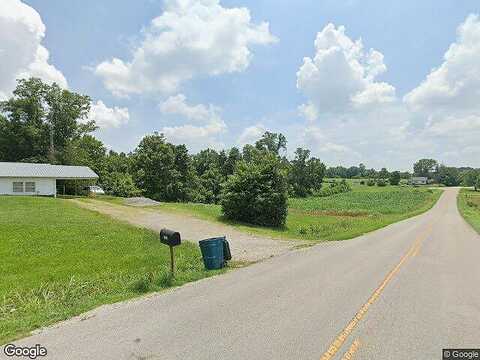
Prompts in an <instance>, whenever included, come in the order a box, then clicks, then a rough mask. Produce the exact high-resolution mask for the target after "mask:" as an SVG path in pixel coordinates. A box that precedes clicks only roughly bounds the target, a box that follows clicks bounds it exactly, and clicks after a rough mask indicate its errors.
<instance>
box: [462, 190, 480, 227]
mask: <svg viewBox="0 0 480 360" xmlns="http://www.w3.org/2000/svg"><path fill="white" fill-rule="evenodd" d="M479 185H480V184H479ZM457 202H458V210H459V211H460V214H462V216H463V217H464V218H465V220H466V221H467V222H468V223H469V224H470V225H472V227H473V228H474V229H475V230H476V231H477V232H478V233H479V234H480V194H479V193H478V192H476V191H474V190H470V189H462V190H460V194H459V195H458V198H457Z"/></svg>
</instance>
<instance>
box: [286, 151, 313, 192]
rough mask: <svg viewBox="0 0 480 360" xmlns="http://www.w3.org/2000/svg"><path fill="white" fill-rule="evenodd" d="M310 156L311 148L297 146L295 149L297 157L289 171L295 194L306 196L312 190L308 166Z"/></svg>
mask: <svg viewBox="0 0 480 360" xmlns="http://www.w3.org/2000/svg"><path fill="white" fill-rule="evenodd" d="M309 157H310V150H306V149H302V148H297V150H296V151H295V159H294V160H293V161H292V163H291V167H290V172H289V183H290V186H291V187H292V190H293V194H294V195H295V196H299V197H305V196H307V195H310V194H311V192H312V184H311V181H310V174H309V172H308V166H307V160H308V158H309Z"/></svg>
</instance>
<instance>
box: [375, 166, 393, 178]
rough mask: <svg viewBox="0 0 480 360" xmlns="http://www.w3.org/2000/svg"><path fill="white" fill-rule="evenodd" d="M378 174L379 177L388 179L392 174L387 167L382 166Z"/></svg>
mask: <svg viewBox="0 0 480 360" xmlns="http://www.w3.org/2000/svg"><path fill="white" fill-rule="evenodd" d="M377 175H378V178H379V179H388V177H389V175H390V174H389V173H388V170H387V169H386V168H382V169H381V170H380V171H379V172H378V174H377Z"/></svg>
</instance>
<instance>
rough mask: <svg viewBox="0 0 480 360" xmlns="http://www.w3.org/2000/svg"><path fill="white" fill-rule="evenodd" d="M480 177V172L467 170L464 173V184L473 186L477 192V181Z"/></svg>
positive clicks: (462, 175)
mask: <svg viewBox="0 0 480 360" xmlns="http://www.w3.org/2000/svg"><path fill="white" fill-rule="evenodd" d="M479 176H480V170H467V171H464V172H462V174H461V177H462V182H463V184H464V185H465V186H473V187H474V188H475V191H477V187H476V185H477V180H478V178H479Z"/></svg>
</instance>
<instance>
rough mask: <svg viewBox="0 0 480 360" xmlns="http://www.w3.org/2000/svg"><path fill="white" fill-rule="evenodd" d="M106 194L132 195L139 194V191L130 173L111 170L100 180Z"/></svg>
mask: <svg viewBox="0 0 480 360" xmlns="http://www.w3.org/2000/svg"><path fill="white" fill-rule="evenodd" d="M101 184H102V186H103V189H104V190H105V191H106V193H107V194H110V195H114V196H121V197H134V196H139V195H141V191H140V190H139V189H138V188H137V187H136V186H135V183H134V181H133V178H132V176H131V175H130V174H125V173H119V172H113V173H107V174H105V175H104V176H103V178H102V182H101Z"/></svg>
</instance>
